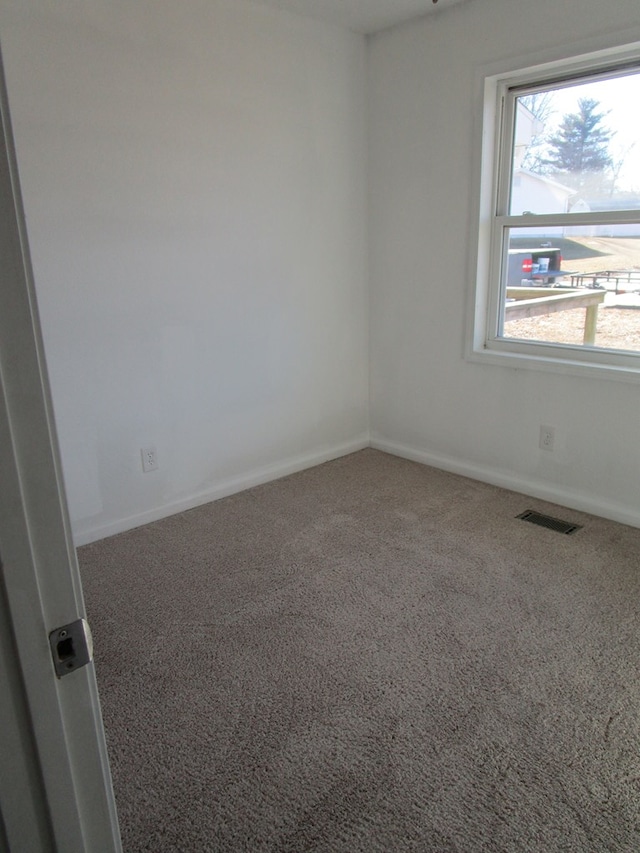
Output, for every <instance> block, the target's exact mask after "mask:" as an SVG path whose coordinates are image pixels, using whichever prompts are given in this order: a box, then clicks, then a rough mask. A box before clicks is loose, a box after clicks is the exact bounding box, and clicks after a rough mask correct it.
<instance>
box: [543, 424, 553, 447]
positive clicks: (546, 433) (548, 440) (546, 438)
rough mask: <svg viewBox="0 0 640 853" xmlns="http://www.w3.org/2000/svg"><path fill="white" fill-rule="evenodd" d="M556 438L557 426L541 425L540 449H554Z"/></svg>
mask: <svg viewBox="0 0 640 853" xmlns="http://www.w3.org/2000/svg"><path fill="white" fill-rule="evenodd" d="M555 438H556V430H555V427H552V426H541V427H540V450H553V444H554V441H555Z"/></svg>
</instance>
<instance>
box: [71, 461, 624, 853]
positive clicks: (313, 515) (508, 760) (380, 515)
mask: <svg viewBox="0 0 640 853" xmlns="http://www.w3.org/2000/svg"><path fill="white" fill-rule="evenodd" d="M529 508H533V509H537V510H539V511H541V512H546V513H548V514H551V515H556V516H557V515H560V516H562V517H564V518H567V519H568V520H569V521H572V522H578V523H581V524H584V529H583V530H580V531H579V532H578V533H576V534H574V535H573V536H564V535H562V534H561V533H557V532H555V531H551V530H547V529H544V528H540V527H536V526H534V525H531V524H529V523H527V522H524V521H520V520H517V519H515V518H514V516H516V515H517V514H518V513H520V512H522V511H523V510H526V509H529ZM639 550H640V530H637V529H634V528H629V527H625V526H623V525H618V524H615V523H613V522H609V521H604V520H602V519H598V518H594V517H591V516H587V515H584V514H581V513H577V512H574V511H570V510H562V509H560V508H558V507H553V506H550V505H547V504H544V503H543V502H540V501H536V500H533V499H530V498H526V497H523V496H521V495H517V494H514V493H512V492H507V491H504V490H501V489H498V488H494V487H491V486H487V485H484V484H481V483H477V482H474V481H471V480H466V479H464V478H462V477H458V476H455V475H451V474H447V473H443V472H441V471H436V470H433V469H430V468H427V467H424V466H421V465H417V464H414V463H411V462H407V461H404V460H401V459H397V458H394V457H391V456H388V455H385V454H382V453H379V452H376V451H374V450H365V451H362V452H360V453H357V454H354V455H352V456H349V457H345V458H343V459H340V460H337V461H335V462H330V463H327V464H325V465H322V466H320V467H318V468H315V469H312V470H309V471H306V472H303V473H301V474H296V475H294V476H292V477H288V478H286V479H284V480H280V481H277V482H274V483H270V484H267V485H265V486H260V487H258V488H255V489H252V490H250V491H247V492H244V493H241V494H238V495H235V496H233V497H230V498H227V499H225V500H221V501H218V502H217V503H214V504H210V505H208V506H205V507H201V508H199V509H195V510H191V511H190V512H186V513H183V514H181V515H176V516H173V517H172V518H168V519H165V520H163V521H160V522H157V523H155V524H151V525H149V526H147V527H144V528H139V529H138V530H134V531H131V532H128V533H125V534H122V535H120V536H115V537H112V538H110V539H107V540H103V541H102V542H99V543H96V544H93V545H89V546H85V547H83V548H81V549H80V552H79V556H80V563H81V570H82V576H83V581H84V587H85V595H86V601H87V609H88V613H89V619H90V622H91V625H92V628H93V632H94V635H95V646H96V651H95V658H96V668H97V673H98V683H99V686H100V690H101V696H102V703H103V712H104V717H105V726H106V730H107V739H108V744H109V749H110V755H111V762H112V771H113V777H114V785H115V791H116V798H117V802H118V809H119V814H120V821H121V827H122V835H123V841H124V846H125V850H126V851H128V853H133V851H143V850H144V851H153V853H165V851H167V853H168V851H172V853H173V851H183V852H184V853H196V851H197V852H198V853H199V852H200V851H216V853H218V851H219V852H220V853H227V851H229V852H230V851H234V853H235V851H250V852H251V853H263V852H264V853H267V851H270V853H275V851H281V853H285V851H287V853H304V851H322V853H360V851H362V853H394V851H434V852H435V851H437V852H438V853H441V851H442V853H444V851H459V853H475V851H492V853H493V851H513V853H529V851H532V853H533V851H535V853H538V851H539V852H540V853H554V851H593V853H600V851H630V852H631V851H634V853H637V851H638V850H640V681H639V678H638V668H639V666H640V568H639V566H638V562H639V561H638V552H639Z"/></svg>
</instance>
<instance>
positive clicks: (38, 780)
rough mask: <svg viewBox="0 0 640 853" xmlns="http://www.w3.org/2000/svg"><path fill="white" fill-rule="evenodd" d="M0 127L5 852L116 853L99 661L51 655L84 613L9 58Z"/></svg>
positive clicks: (0, 839) (0, 818) (0, 87)
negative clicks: (59, 672)
mask: <svg viewBox="0 0 640 853" xmlns="http://www.w3.org/2000/svg"><path fill="white" fill-rule="evenodd" d="M0 117H1V120H2V126H1V127H0V685H1V688H0V755H1V756H2V758H1V760H0V765H1V767H0V851H2V853H4V851H7V850H8V851H12V852H13V853H31V851H33V853H43V851H59V853H116V852H117V851H121V849H122V848H121V844H120V836H119V833H118V825H117V818H116V810H115V804H114V799H113V791H112V788H111V777H110V773H109V764H108V760H107V751H106V746H105V739H104V731H103V728H102V718H101V715H100V705H99V701H98V692H97V688H96V680H95V673H94V667H93V663H88V664H87V665H86V666H83V667H82V668H78V669H75V670H71V671H69V672H68V674H66V675H64V676H63V677H61V678H58V677H57V676H56V674H55V671H54V666H53V658H52V652H51V649H50V645H49V635H50V633H51V632H53V631H54V630H55V629H56V628H59V627H61V626H64V625H67V624H69V623H73V622H75V621H76V620H77V619H78V618H80V617H83V616H84V603H83V599H82V591H81V587H80V576H79V572H78V565H77V562H76V555H75V550H74V548H73V545H72V540H71V535H70V527H69V522H68V516H67V506H66V501H65V495H64V488H63V484H62V478H61V471H60V464H59V457H58V448H57V442H56V436H55V428H54V423H53V418H52V408H51V404H50V399H49V392H48V384H47V377H46V370H45V363H44V356H43V348H42V342H41V337H40V328H39V324H38V317H37V308H36V302H35V295H34V289H33V283H32V280H31V267H30V262H29V252H28V246H27V240H26V231H25V226H24V217H23V213H22V204H21V200H20V191H19V187H18V172H17V168H16V164H15V157H14V151H13V142H12V136H11V129H10V122H9V112H8V104H7V97H6V89H5V82H4V72H3V69H2V64H1V59H0ZM60 648H61V649H62V647H60ZM70 652H71V648H70V646H69V644H67V645H66V646H65V647H64V654H65V655H66V654H67V653H70ZM123 713H126V709H123Z"/></svg>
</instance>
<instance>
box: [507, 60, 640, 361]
mask: <svg viewBox="0 0 640 853" xmlns="http://www.w3.org/2000/svg"><path fill="white" fill-rule="evenodd" d="M509 97H510V104H509V108H510V110H511V116H512V121H511V122H510V123H509V125H508V126H509V134H510V136H509V139H508V141H507V142H506V143H504V142H503V151H502V154H503V166H502V186H503V189H502V194H503V195H502V199H501V200H499V201H498V217H497V222H498V227H499V229H500V233H501V237H500V245H501V247H502V248H501V253H502V263H501V297H500V300H499V303H500V304H499V308H500V310H499V315H500V316H499V318H498V322H497V338H499V339H500V338H501V339H503V340H517V341H535V342H541V343H547V344H565V345H573V346H580V347H581V348H582V347H585V346H586V347H591V348H597V349H607V350H621V351H625V352H626V353H638V354H640V117H639V115H638V109H637V107H638V104H640V71H639V70H638V69H637V68H636V69H631V70H630V69H626V68H625V69H623V70H618V71H615V72H612V71H608V72H607V73H599V74H598V77H591V78H585V77H581V78H580V79H576V80H569V81H567V80H564V81H562V82H557V83H553V84H547V85H546V87H545V88H540V87H536V88H534V87H532V86H530V87H524V86H522V87H519V88H517V89H513V90H510V91H509ZM505 149H508V150H505ZM505 154H506V158H505V157H504V155H505ZM501 205H502V210H500V206H501ZM500 214H502V215H500Z"/></svg>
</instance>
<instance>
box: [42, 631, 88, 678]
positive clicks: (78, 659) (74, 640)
mask: <svg viewBox="0 0 640 853" xmlns="http://www.w3.org/2000/svg"><path fill="white" fill-rule="evenodd" d="M49 645H50V646H51V655H52V657H53V666H54V668H55V671H56V675H57V676H58V678H62V676H63V675H69V673H70V672H74V671H75V670H76V669H80V667H81V666H85V665H86V664H88V663H89V662H90V661H92V660H93V639H92V637H91V629H90V628H89V623H88V622H87V621H86V619H76V621H75V622H70V623H69V624H68V625H62V626H61V627H60V628H56V629H55V631H52V632H51V633H50V634H49Z"/></svg>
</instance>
